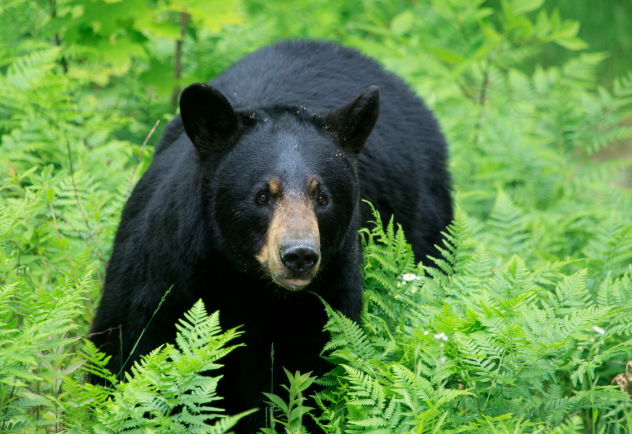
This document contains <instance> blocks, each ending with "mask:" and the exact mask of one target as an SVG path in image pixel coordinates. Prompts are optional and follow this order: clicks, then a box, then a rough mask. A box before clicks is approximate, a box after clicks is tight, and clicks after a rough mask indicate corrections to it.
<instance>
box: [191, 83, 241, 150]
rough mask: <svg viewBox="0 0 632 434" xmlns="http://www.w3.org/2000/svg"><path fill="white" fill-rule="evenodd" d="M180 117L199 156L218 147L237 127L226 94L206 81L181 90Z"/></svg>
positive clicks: (237, 119) (236, 118) (235, 117)
mask: <svg viewBox="0 0 632 434" xmlns="http://www.w3.org/2000/svg"><path fill="white" fill-rule="evenodd" d="M180 116H181V117H182V125H183V126H184V131H185V132H186V133H187V136H189V138H190V139H191V141H192V142H193V145H194V146H195V148H196V149H197V151H198V153H199V154H200V155H201V156H204V155H207V154H209V153H210V152H212V151H213V150H214V149H217V148H218V147H221V145H222V144H223V143H225V142H227V141H228V140H229V139H230V138H231V137H232V136H233V135H234V134H235V133H237V131H238V130H239V126H240V123H239V117H238V116H237V114H236V113H235V111H234V110H233V107H232V106H231V105H230V103H229V102H228V100H227V99H226V97H225V96H224V95H222V94H221V93H220V91H218V90H217V89H215V88H214V87H212V86H209V85H208V84H202V83H194V84H192V85H190V86H188V87H187V88H186V89H184V90H183V91H182V95H181V96H180Z"/></svg>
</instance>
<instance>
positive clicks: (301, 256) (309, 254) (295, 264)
mask: <svg viewBox="0 0 632 434" xmlns="http://www.w3.org/2000/svg"><path fill="white" fill-rule="evenodd" d="M279 255H280V256H281V261H282V262H283V265H285V267H286V268H287V269H288V270H290V271H291V272H292V273H293V274H300V273H305V272H306V271H309V270H311V269H312V268H314V266H315V265H316V264H317V263H318V261H319V260H320V254H319V253H318V246H317V245H316V243H314V242H312V241H310V240H298V241H292V242H289V243H285V244H284V245H283V246H281V249H280V252H279Z"/></svg>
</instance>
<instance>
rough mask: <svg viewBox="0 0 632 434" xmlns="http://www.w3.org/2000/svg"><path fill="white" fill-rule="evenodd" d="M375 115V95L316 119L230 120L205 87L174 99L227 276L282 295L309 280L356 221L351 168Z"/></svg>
mask: <svg viewBox="0 0 632 434" xmlns="http://www.w3.org/2000/svg"><path fill="white" fill-rule="evenodd" d="M379 108H380V97H379V89H378V88H377V87H376V86H371V87H370V88H368V89H367V90H366V91H365V92H364V93H363V94H362V95H360V96H359V97H358V98H357V99H356V100H354V101H352V102H350V103H349V104H347V105H345V106H343V107H340V108H338V109H335V110H332V111H330V112H328V113H320V114H319V113H314V112H310V111H309V110H307V109H305V108H303V107H296V106H275V107H261V108H253V109H249V108H248V109H237V110H235V109H233V107H232V106H231V104H230V103H229V101H228V100H227V99H226V98H225V97H224V96H223V95H222V94H221V93H220V92H219V91H218V90H217V89H215V88H213V87H211V86H209V85H206V84H199V83H198V84H193V85H191V86H189V87H187V88H186V89H185V90H184V91H183V92H182V96H181V100H180V111H181V116H182V124H183V126H184V130H185V132H186V134H187V135H188V136H189V138H190V139H191V141H192V142H193V145H194V146H195V148H196V152H197V155H198V161H199V164H200V167H201V168H202V174H203V177H204V179H203V183H204V188H203V194H204V196H205V200H206V203H207V205H208V209H209V211H210V212H209V213H208V215H209V219H210V220H211V223H212V225H213V227H214V233H216V235H217V237H218V244H219V245H220V248H221V249H222V251H223V252H224V254H225V255H226V256H227V257H228V258H229V260H230V261H231V263H232V264H233V265H234V266H235V268H237V269H238V270H239V271H240V272H242V273H245V274H248V275H251V276H256V277H259V278H264V279H271V280H272V281H274V282H275V283H276V284H278V285H279V286H281V287H284V288H286V289H289V290H300V289H301V288H303V287H305V286H306V285H308V284H309V283H310V282H311V281H312V279H314V278H315V276H316V275H317V273H318V270H319V269H321V268H322V267H323V266H324V265H325V264H326V263H327V261H328V259H329V258H331V257H332V255H333V254H334V253H335V252H336V251H337V250H338V249H339V248H340V245H341V243H342V242H343V240H344V239H345V237H346V236H347V235H348V234H349V230H350V227H351V222H352V218H353V217H354V215H356V214H357V212H358V211H357V210H358V204H359V199H360V191H359V183H358V174H357V159H358V155H359V153H360V151H361V150H362V147H363V146H364V143H365V141H366V139H367V138H368V137H369V134H370V133H371V131H372V129H373V127H374V125H375V123H376V121H377V118H378V115H379ZM355 235H356V234H353V236H354V237H355Z"/></svg>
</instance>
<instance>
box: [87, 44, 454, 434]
mask: <svg viewBox="0 0 632 434" xmlns="http://www.w3.org/2000/svg"><path fill="white" fill-rule="evenodd" d="M210 84H211V86H212V88H211V87H210V86H205V85H196V86H197V87H192V90H191V91H187V90H185V92H184V93H183V97H182V104H183V105H182V116H184V117H185V123H184V126H183V122H182V118H181V117H180V116H177V117H176V118H175V119H174V120H173V121H172V122H171V123H170V124H169V126H168V127H167V128H166V130H165V133H164V136H163V140H162V141H161V142H160V143H159V145H158V146H157V149H156V155H155V157H154V161H153V162H152V164H151V166H150V167H149V169H148V170H147V172H146V173H145V174H144V175H143V177H142V179H141V180H140V182H139V183H138V185H137V186H136V188H135V190H134V192H133V194H132V196H131V198H130V199H129V201H128V203H127V205H126V207H125V210H124V211H123V216H122V219H121V224H120V227H119V230H118V233H117V235H116V239H115V243H114V250H113V253H112V258H111V260H110V263H109V265H108V270H107V279H106V284H105V288H104V294H103V298H102V300H101V303H100V306H99V309H98V312H97V316H96V319H95V323H94V327H93V332H102V331H104V330H108V329H110V328H113V327H114V328H115V327H118V326H119V325H120V326H121V327H122V332H123V355H124V356H125V357H127V356H128V355H129V352H130V351H131V349H132V347H133V345H134V344H135V343H136V341H137V339H138V337H139V335H140V333H141V331H142V330H143V328H144V327H145V326H146V325H147V324H148V322H149V319H150V317H151V315H152V314H153V312H154V310H155V309H156V307H157V305H158V303H159V301H160V299H161V297H162V296H163V294H164V293H165V291H167V289H169V287H171V286H172V285H173V289H172V290H171V293H170V294H169V296H168V297H167V299H166V301H165V304H164V305H163V306H162V308H161V310H160V311H159V313H158V314H157V315H156V317H155V318H154V319H153V321H152V322H151V325H150V326H149V327H148V329H147V330H146V332H145V334H144V336H143V338H142V339H141V340H140V343H139V345H138V348H137V351H136V353H135V354H134V355H133V356H132V358H131V360H130V362H128V364H127V365H126V366H125V369H129V367H130V366H131V363H132V362H133V361H135V360H137V359H138V357H139V356H140V355H142V354H146V353H148V352H149V351H150V350H152V349H154V348H156V347H157V346H159V345H160V344H163V343H165V342H169V341H173V340H174V338H175V331H176V330H175V327H174V324H175V323H176V321H177V320H178V319H179V318H181V317H182V316H183V313H184V312H185V311H186V310H188V309H189V308H190V307H191V306H192V305H193V303H194V302H195V301H196V300H198V299H199V298H202V299H203V300H204V301H205V303H206V306H207V309H208V310H209V312H213V311H215V310H218V309H219V310H220V318H221V321H222V327H223V328H224V329H227V328H231V327H236V326H239V325H242V324H243V325H244V331H245V335H244V337H243V342H245V343H246V344H247V346H246V347H242V348H238V349H237V350H235V351H234V352H233V353H232V354H231V355H229V356H228V357H227V358H226V359H225V360H224V363H225V364H226V366H225V368H223V374H225V378H223V379H222V380H221V381H220V390H219V393H220V394H221V395H222V396H224V397H225V400H224V401H222V402H221V404H220V405H224V406H225V407H226V409H227V412H228V413H229V414H232V413H236V412H238V411H243V410H246V409H249V408H253V407H259V408H263V407H264V406H263V404H262V400H263V398H264V397H263V395H262V394H261V392H269V391H270V368H271V366H270V363H271V362H270V347H271V344H272V343H274V351H275V356H274V359H275V362H274V380H275V383H276V386H275V392H276V393H280V391H281V390H280V388H279V387H278V384H280V383H281V382H285V375H284V374H283V371H282V368H283V367H285V368H287V369H289V370H290V371H291V372H294V371H296V370H301V372H307V371H313V372H314V373H315V374H316V375H321V374H323V373H324V372H326V371H327V370H329V369H330V367H329V366H328V365H327V363H326V362H325V361H324V360H323V359H322V358H320V356H319V354H320V351H321V349H322V348H323V346H324V344H325V343H326V341H327V338H328V336H327V335H326V334H325V333H323V332H322V327H323V325H324V323H325V321H326V315H325V311H324V308H323V306H322V304H321V303H320V301H319V300H318V298H317V297H316V296H315V295H313V294H312V293H310V292H313V293H316V294H319V295H320V296H321V297H323V298H324V299H325V300H326V301H327V302H328V303H329V304H330V305H331V306H332V307H333V308H334V309H338V310H340V311H341V312H343V313H344V314H345V315H347V316H348V317H349V318H352V319H354V320H356V321H357V320H359V314H360V309H361V301H362V293H361V287H362V280H361V274H360V264H361V260H362V257H361V255H362V253H361V248H360V243H359V240H358V235H357V234H358V230H359V229H360V227H361V225H363V224H365V222H366V221H367V220H370V217H371V216H370V212H369V208H368V206H367V205H366V204H361V202H360V199H361V198H362V199H367V200H369V201H371V202H372V203H373V204H374V205H375V206H376V208H377V209H378V210H379V211H380V212H381V214H382V217H383V218H384V219H385V220H388V219H389V217H390V215H391V214H394V215H395V219H396V222H398V223H400V224H401V225H402V227H403V228H404V231H405V233H406V236H407V239H408V240H409V242H410V243H411V244H412V245H413V249H414V252H415V255H416V258H417V259H418V260H424V261H425V260H426V255H436V249H435V248H434V245H435V244H438V243H439V242H440V239H441V235H440V232H441V231H443V230H444V229H445V227H446V225H447V224H449V223H450V221H451V219H452V203H451V198H450V188H449V175H448V172H447V168H446V166H447V158H448V157H447V147H446V143H445V140H444V138H443V136H442V134H441V132H440V131H439V126H438V124H437V122H436V121H435V119H434V117H433V116H432V113H431V112H430V111H429V110H428V109H427V108H426V107H425V106H424V104H423V103H422V101H421V100H420V99H419V98H418V97H416V96H415V95H414V94H413V93H412V91H411V90H410V89H409V88H408V87H407V86H406V85H405V84H404V83H403V82H402V80H400V79H399V78H397V77H396V76H395V75H393V74H391V73H389V72H386V71H385V70H384V69H383V68H382V67H381V66H380V65H379V64H377V63H376V62H375V61H374V60H372V59H369V58H367V57H364V56H362V55H361V54H360V53H358V52H357V51H355V50H352V49H349V48H344V47H341V46H338V45H335V44H332V43H326V42H312V41H300V42H281V43H278V44H275V45H273V46H270V47H267V48H263V49H261V50H259V51H256V52H254V53H252V54H250V55H248V56H246V57H245V58H244V59H242V60H240V61H239V62H237V63H236V64H234V65H233V66H232V67H231V68H229V69H228V70H227V71H226V72H225V73H223V74H222V75H221V76H219V77H218V78H216V79H215V80H213V81H212V82H211V83H210ZM370 86H378V87H379V92H378V90H377V89H376V88H370ZM369 88H370V89H369ZM215 89H216V90H219V92H217V91H216V90H215ZM367 89H368V90H367ZM365 91H366V93H364V92H365ZM186 92H190V94H189V95H187V94H186ZM215 92H217V94H216V93H215ZM220 92H221V93H220ZM204 95H206V96H204ZM222 95H223V96H224V97H225V98H226V100H227V102H228V103H230V105H227V104H225V103H224V102H223V101H222V98H223V97H222ZM359 96H360V97H359ZM204 101H207V105H205V103H204ZM224 101H225V100H224ZM354 104H355V105H354ZM371 104H373V105H371ZM376 104H377V105H376ZM230 106H232V108H233V109H234V112H232V110H231V109H230ZM209 107H210V108H209ZM213 107H215V108H213ZM217 107H219V109H217ZM378 108H379V118H378V119H377V123H376V124H375V127H374V128H373V130H372V132H371V128H370V127H371V126H372V122H375V119H373V120H371V119H372V117H375V116H377V109H378ZM216 109H217V110H216ZM228 111H230V112H232V113H233V114H230V112H228ZM227 113H228V114H227ZM233 115H234V116H235V117H233ZM205 122H207V124H208V125H207V126H206V127H204V126H203V125H202V124H204V123H205ZM205 128H206V129H205ZM185 129H186V131H187V132H188V133H189V135H190V136H191V137H192V139H193V140H194V142H195V146H194V145H193V143H192V141H191V140H190V139H189V136H187V134H186V133H184V131H185ZM369 133H370V136H368V140H366V144H364V147H363V148H362V144H363V143H364V140H365V139H366V136H367V135H369ZM196 148H197V150H196ZM358 152H359V157H356V154H357V153H358ZM314 174H315V175H317V176H318V177H319V179H320V180H321V183H322V184H321V185H322V188H323V190H325V191H326V194H327V195H328V197H329V198H330V201H329V202H328V203H327V205H326V206H324V207H323V208H318V210H319V211H318V213H317V217H318V224H319V229H320V237H321V240H320V243H321V256H322V259H321V261H322V263H321V268H320V270H319V271H318V274H317V275H316V277H315V279H314V280H313V281H312V283H311V284H310V285H309V286H308V287H307V288H306V290H303V291H300V292H289V291H287V290H285V289H282V288H280V287H278V286H276V285H275V284H274V283H272V282H271V281H270V279H269V278H267V277H265V276H264V275H263V274H262V272H261V270H260V268H259V265H258V262H257V261H256V260H255V259H254V256H255V255H256V254H257V252H258V251H259V250H260V249H261V247H262V245H263V243H264V242H265V236H266V230H267V224H268V222H269V219H270V215H271V214H270V212H271V210H272V209H273V208H272V207H269V208H265V207H258V206H257V205H256V203H255V201H254V199H253V198H254V197H255V195H256V194H257V191H258V189H260V188H263V187H261V185H262V183H264V182H265V180H266V179H267V177H269V176H270V175H274V176H277V177H279V178H281V179H282V180H283V182H286V183H288V185H290V184H292V185H297V186H298V185H300V184H301V182H303V181H304V179H305V177H306V176H310V175H314ZM93 341H94V343H95V344H96V345H97V346H98V347H99V348H100V349H101V350H103V351H104V352H106V353H107V354H110V355H112V356H113V357H112V359H111V361H110V364H109V367H110V368H111V370H112V371H113V372H118V371H119V369H120V367H121V363H122V355H121V353H120V351H119V349H120V343H119V333H118V330H114V331H112V332H110V333H102V334H97V335H95V336H94V337H93ZM123 360H124V359H123ZM264 420H265V415H264V414H263V411H262V410H260V411H259V412H257V413H255V415H254V416H252V417H251V418H250V419H249V420H248V421H247V423H244V424H242V425H240V426H239V427H238V432H255V431H256V430H257V428H259V427H261V426H263V425H264Z"/></svg>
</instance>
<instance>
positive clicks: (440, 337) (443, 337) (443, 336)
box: [434, 332, 448, 341]
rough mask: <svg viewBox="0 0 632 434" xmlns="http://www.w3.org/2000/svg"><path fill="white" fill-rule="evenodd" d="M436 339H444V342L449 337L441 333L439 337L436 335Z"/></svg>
mask: <svg viewBox="0 0 632 434" xmlns="http://www.w3.org/2000/svg"><path fill="white" fill-rule="evenodd" d="M434 337H435V339H443V340H444V341H447V340H448V337H447V336H446V335H445V333H443V332H441V333H439V334H438V335H434Z"/></svg>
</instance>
